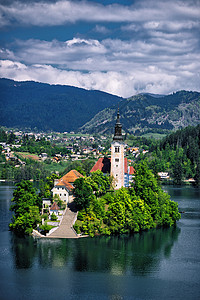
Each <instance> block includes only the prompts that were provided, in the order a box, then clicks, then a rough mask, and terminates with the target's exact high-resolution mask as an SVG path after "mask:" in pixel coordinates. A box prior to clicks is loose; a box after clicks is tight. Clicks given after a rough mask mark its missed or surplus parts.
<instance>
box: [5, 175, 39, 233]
mask: <svg viewBox="0 0 200 300" xmlns="http://www.w3.org/2000/svg"><path fill="white" fill-rule="evenodd" d="M16 187H17V188H16V190H15V191H14V193H13V198H12V200H11V201H12V202H13V204H12V205H11V207H10V210H11V211H13V212H14V215H13V218H12V223H10V224H9V227H10V229H11V230H13V231H14V232H15V233H16V234H18V235H24V234H30V233H31V232H32V231H33V229H34V228H36V227H37V223H38V222H39V221H40V214H39V207H40V206H41V200H40V198H39V197H38V195H37V194H36V189H35V188H34V187H33V184H32V183H31V182H30V181H24V180H23V181H21V182H20V183H17V184H16Z"/></svg>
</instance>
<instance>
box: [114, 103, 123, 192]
mask: <svg viewBox="0 0 200 300" xmlns="http://www.w3.org/2000/svg"><path fill="white" fill-rule="evenodd" d="M111 176H113V177H114V188H115V189H116V190H117V189H120V188H121V187H122V186H124V143H123V136H122V124H121V123H120V119H119V108H118V112H117V121H116V124H115V133H114V137H113V142H112V143H111Z"/></svg>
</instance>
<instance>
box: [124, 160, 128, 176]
mask: <svg viewBox="0 0 200 300" xmlns="http://www.w3.org/2000/svg"><path fill="white" fill-rule="evenodd" d="M124 173H128V161H127V157H125V158H124Z"/></svg>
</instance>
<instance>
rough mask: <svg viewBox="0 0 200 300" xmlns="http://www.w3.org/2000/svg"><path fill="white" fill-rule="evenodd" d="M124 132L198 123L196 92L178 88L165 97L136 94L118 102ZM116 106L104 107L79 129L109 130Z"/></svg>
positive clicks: (198, 97) (199, 107)
mask: <svg viewBox="0 0 200 300" xmlns="http://www.w3.org/2000/svg"><path fill="white" fill-rule="evenodd" d="M119 110H120V120H121V123H122V125H123V129H124V130H125V132H130V133H135V132H137V131H139V132H148V131H155V130H157V131H159V130H163V129H165V130H173V129H174V130H176V129H179V128H183V127H186V126H188V125H193V126H195V125H197V124H199V123H200V93H198V92H188V91H179V92H176V93H173V94H171V95H167V96H161V95H159V96H158V97H156V96H155V95H150V94H140V95H137V96H133V97H131V98H128V99H125V100H123V101H121V102H120V103H119ZM116 114H117V105H115V106H112V107H109V108H106V109H104V110H103V111H101V112H99V113H98V114H97V115H96V116H94V118H93V119H91V120H90V121H89V122H88V123H86V124H85V125H84V126H83V127H82V128H81V130H82V131H83V132H90V133H94V132H101V133H108V132H112V131H113V128H114V123H115V118H116Z"/></svg>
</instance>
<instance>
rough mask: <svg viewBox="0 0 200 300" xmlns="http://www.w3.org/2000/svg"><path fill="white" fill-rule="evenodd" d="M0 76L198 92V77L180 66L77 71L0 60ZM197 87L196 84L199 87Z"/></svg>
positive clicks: (114, 90) (110, 88)
mask: <svg viewBox="0 0 200 300" xmlns="http://www.w3.org/2000/svg"><path fill="white" fill-rule="evenodd" d="M191 67H192V66H191ZM0 77H6V78H10V79H14V80H18V81H26V80H33V81H39V82H46V83H50V84H62V85H72V86H76V87H81V88H85V89H97V90H101V91H105V92H108V93H111V94H115V95H119V96H123V97H129V96H132V95H134V94H136V93H142V92H151V93H162V94H167V93H170V92H172V91H176V90H180V89H187V90H198V91H200V86H199V77H198V76H196V75H194V73H193V72H188V71H187V69H186V70H184V68H182V70H180V73H179V74H176V73H174V74H173V73H171V74H170V73H169V72H165V71H164V70H162V69H160V68H159V67H157V66H154V65H152V66H148V67H146V68H145V69H143V70H142V69H139V68H138V69H133V70H132V71H130V72H117V71H115V72H113V71H109V72H89V73H82V72H80V71H67V70H61V69H58V68H54V67H52V66H49V65H39V64H36V65H31V66H27V65H25V64H21V63H19V62H12V61H9V60H5V61H0ZM197 86H199V88H198V89H197V88H196V87H197Z"/></svg>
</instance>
